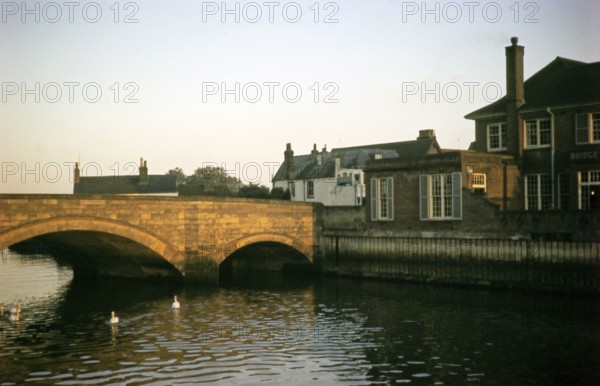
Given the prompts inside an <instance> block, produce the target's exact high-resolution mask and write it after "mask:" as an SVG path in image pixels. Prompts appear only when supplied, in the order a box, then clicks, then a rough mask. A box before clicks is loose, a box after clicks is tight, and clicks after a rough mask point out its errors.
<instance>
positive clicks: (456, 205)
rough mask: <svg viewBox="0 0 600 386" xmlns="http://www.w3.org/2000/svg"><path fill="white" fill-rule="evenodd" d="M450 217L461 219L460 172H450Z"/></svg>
mask: <svg viewBox="0 0 600 386" xmlns="http://www.w3.org/2000/svg"><path fill="white" fill-rule="evenodd" d="M452 218H453V219H455V220H461V219H462V174H461V173H452Z"/></svg>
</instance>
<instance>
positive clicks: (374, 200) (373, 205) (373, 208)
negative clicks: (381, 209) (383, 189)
mask: <svg viewBox="0 0 600 386" xmlns="http://www.w3.org/2000/svg"><path fill="white" fill-rule="evenodd" d="M369 194H370V195H371V221H377V179H376V178H371V190H370V191H369Z"/></svg>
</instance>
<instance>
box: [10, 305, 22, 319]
mask: <svg viewBox="0 0 600 386" xmlns="http://www.w3.org/2000/svg"><path fill="white" fill-rule="evenodd" d="M9 319H10V320H19V319H21V302H18V303H17V306H16V307H12V308H11V309H10V316H9Z"/></svg>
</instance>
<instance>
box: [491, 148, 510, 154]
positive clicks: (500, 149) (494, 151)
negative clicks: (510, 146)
mask: <svg viewBox="0 0 600 386" xmlns="http://www.w3.org/2000/svg"><path fill="white" fill-rule="evenodd" d="M506 150H507V149H506V148H505V147H499V148H497V149H490V148H488V149H487V151H488V153H497V152H499V151H506Z"/></svg>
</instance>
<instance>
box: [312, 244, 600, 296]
mask: <svg viewBox="0 0 600 386" xmlns="http://www.w3.org/2000/svg"><path fill="white" fill-rule="evenodd" d="M321 245H322V248H323V250H322V254H321V256H320V259H319V262H318V264H319V265H320V266H321V269H322V270H323V272H324V273H325V274H337V275H344V276H361V277H373V278H382V279H402V280H410V281H420V282H439V283H453V284H464V285H482V286H493V287H505V288H527V289H540V290H556V291H565V292H590V293H596V294H600V243H599V242H588V241H571V242H567V241H532V240H507V239H456V238H398V237H366V236H335V235H327V236H322V244H321Z"/></svg>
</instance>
